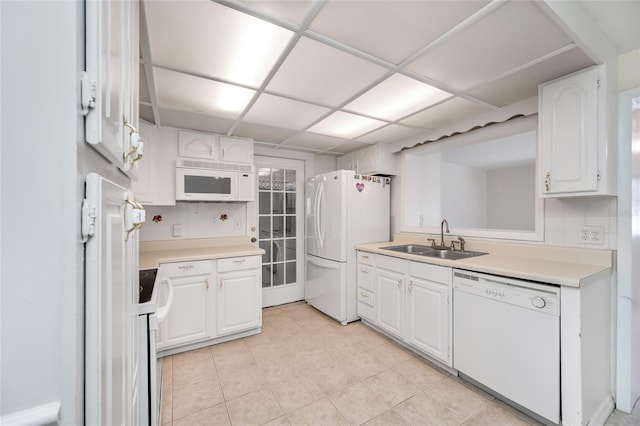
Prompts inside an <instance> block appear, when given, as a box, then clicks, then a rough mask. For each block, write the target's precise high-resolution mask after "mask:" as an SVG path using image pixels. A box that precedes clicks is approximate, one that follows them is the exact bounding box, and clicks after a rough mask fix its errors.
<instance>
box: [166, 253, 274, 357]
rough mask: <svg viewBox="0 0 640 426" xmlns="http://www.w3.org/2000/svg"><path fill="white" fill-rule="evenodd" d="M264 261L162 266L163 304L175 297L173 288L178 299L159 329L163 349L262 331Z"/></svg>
mask: <svg viewBox="0 0 640 426" xmlns="http://www.w3.org/2000/svg"><path fill="white" fill-rule="evenodd" d="M260 260H261V258H260V256H257V255H254V256H242V257H229V258H224V259H218V260H217V261H216V260H199V261H193V262H176V263H164V264H161V265H160V269H159V270H158V276H159V277H160V283H161V285H162V287H161V293H160V305H164V304H165V303H166V301H167V298H168V297H169V285H171V286H172V287H173V301H172V304H171V309H170V311H169V313H168V315H167V318H166V319H165V320H164V321H163V322H161V323H160V325H159V332H158V340H157V348H158V350H159V351H163V350H167V349H169V350H173V349H176V348H180V347H183V346H188V345H191V344H196V343H198V342H207V341H212V340H214V339H216V338H218V337H221V336H228V335H231V334H234V333H238V332H242V331H246V330H251V329H255V328H259V327H260V326H261V324H262V289H261V270H260ZM227 340H228V338H227ZM212 343H215V342H212ZM172 352H174V351H172Z"/></svg>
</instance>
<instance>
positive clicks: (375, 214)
mask: <svg viewBox="0 0 640 426" xmlns="http://www.w3.org/2000/svg"><path fill="white" fill-rule="evenodd" d="M390 182H391V179H390V178H387V177H378V176H362V175H358V174H356V173H355V172H354V171H351V170H337V171H334V172H328V173H324V174H321V175H318V176H316V177H313V178H309V179H308V180H307V188H306V203H305V205H306V212H307V218H306V236H307V240H306V258H305V262H306V265H305V266H306V268H305V270H306V277H305V300H306V301H307V303H309V304H310V305H311V306H313V307H315V308H316V309H318V310H320V311H322V312H324V313H325V314H327V315H329V316H330V317H332V318H334V319H335V320H337V321H338V322H340V323H341V324H343V325H345V324H347V323H348V322H351V321H355V320H357V319H358V314H357V312H356V307H357V285H356V250H355V248H354V246H355V245H356V244H363V243H373V242H378V241H388V240H389V237H390V235H389V223H390V191H389V189H390Z"/></svg>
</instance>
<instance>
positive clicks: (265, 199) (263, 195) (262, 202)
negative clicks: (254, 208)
mask: <svg viewBox="0 0 640 426" xmlns="http://www.w3.org/2000/svg"><path fill="white" fill-rule="evenodd" d="M258 197H259V200H258V210H259V211H258V214H269V213H271V193H270V192H259V193H258Z"/></svg>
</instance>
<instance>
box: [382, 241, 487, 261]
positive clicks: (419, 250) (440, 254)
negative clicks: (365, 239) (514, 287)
mask: <svg viewBox="0 0 640 426" xmlns="http://www.w3.org/2000/svg"><path fill="white" fill-rule="evenodd" d="M380 248H381V249H382V250H390V251H395V252H398V253H407V254H415V255H418V256H426V257H436V258H439V259H448V260H458V259H468V258H470V257H476V256H482V255H483V254H487V253H483V252H479V251H469V250H465V251H454V250H451V249H450V248H448V247H431V246H422V245H418V244H403V245H397V246H388V247H380Z"/></svg>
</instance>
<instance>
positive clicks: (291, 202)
mask: <svg viewBox="0 0 640 426" xmlns="http://www.w3.org/2000/svg"><path fill="white" fill-rule="evenodd" d="M285 196H286V205H285V211H286V213H287V214H296V193H295V192H287V193H286V194H285Z"/></svg>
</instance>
